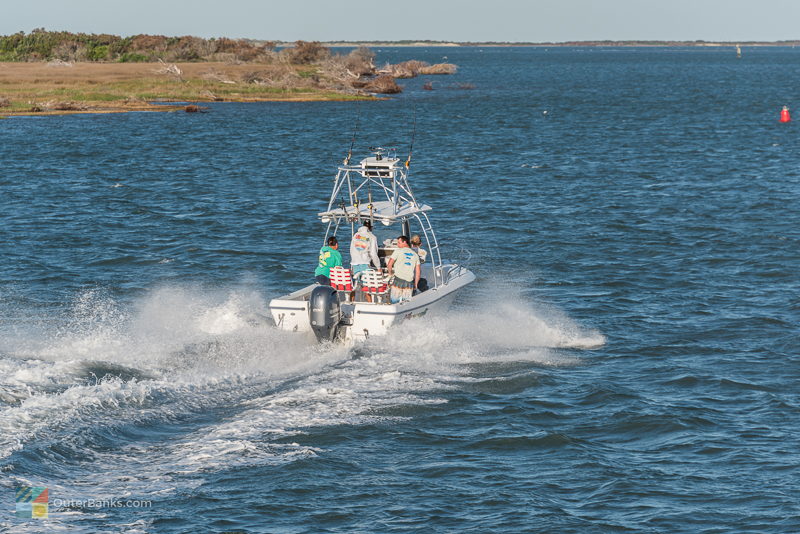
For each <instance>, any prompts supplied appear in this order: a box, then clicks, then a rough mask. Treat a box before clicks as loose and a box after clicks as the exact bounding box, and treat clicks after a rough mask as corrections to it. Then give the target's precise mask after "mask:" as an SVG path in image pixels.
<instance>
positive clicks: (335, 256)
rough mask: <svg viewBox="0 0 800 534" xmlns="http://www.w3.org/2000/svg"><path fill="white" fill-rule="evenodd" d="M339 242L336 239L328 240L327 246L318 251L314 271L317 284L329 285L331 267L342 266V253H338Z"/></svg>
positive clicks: (330, 238)
mask: <svg viewBox="0 0 800 534" xmlns="http://www.w3.org/2000/svg"><path fill="white" fill-rule="evenodd" d="M338 248H339V241H338V240H337V239H336V237H334V236H331V237H329V238H328V244H327V246H324V247H322V248H321V249H320V250H319V265H317V268H316V269H314V276H315V277H316V280H317V283H318V284H320V285H323V286H329V285H331V267H337V266H341V265H342V253H341V252H339V250H338Z"/></svg>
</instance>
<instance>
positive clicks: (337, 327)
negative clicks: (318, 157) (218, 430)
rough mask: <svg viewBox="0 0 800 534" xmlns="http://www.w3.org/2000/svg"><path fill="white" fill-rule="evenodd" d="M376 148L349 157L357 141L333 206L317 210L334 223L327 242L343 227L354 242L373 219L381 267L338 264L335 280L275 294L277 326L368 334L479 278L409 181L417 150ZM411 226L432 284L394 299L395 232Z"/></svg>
mask: <svg viewBox="0 0 800 534" xmlns="http://www.w3.org/2000/svg"><path fill="white" fill-rule="evenodd" d="M370 152H371V154H372V155H371V156H368V157H366V158H364V159H362V160H361V161H360V162H359V163H357V164H350V158H351V154H352V148H351V150H350V153H348V156H347V157H346V158H345V160H344V162H343V163H342V164H341V165H339V166H338V170H337V173H336V179H335V181H334V185H333V192H332V193H331V196H330V199H329V200H328V207H327V209H326V210H325V211H322V212H320V213H318V218H319V219H320V221H321V222H322V223H323V224H326V225H327V230H326V232H325V240H323V243H326V242H327V238H328V237H329V236H337V234H343V235H339V236H337V239H339V240H340V241H341V242H342V243H345V242H346V243H349V242H350V241H351V240H352V237H353V235H354V234H355V233H356V232H357V231H358V228H359V227H360V226H361V224H362V223H363V222H364V221H370V223H372V224H371V226H372V228H373V232H374V235H375V237H376V239H377V240H378V243H379V246H378V256H379V258H380V263H381V269H380V270H378V269H377V268H372V269H369V270H367V271H365V272H363V273H359V276H358V277H357V278H356V279H355V280H354V279H353V277H352V276H351V273H350V269H346V268H345V267H344V266H342V267H334V268H333V269H331V276H330V280H331V285H330V286H328V285H320V284H311V285H308V286H306V287H303V288H302V289H299V290H297V291H295V292H293V293H290V294H288V295H284V296H282V297H278V298H276V299H273V300H272V301H271V302H270V304H269V308H270V313H271V315H272V318H273V320H274V321H275V325H276V326H277V327H278V328H280V329H282V330H289V331H293V332H304V333H313V334H314V336H315V337H316V339H317V340H318V341H343V342H346V343H349V342H356V341H364V340H366V339H368V338H369V337H371V336H381V335H385V334H386V333H387V332H388V330H389V329H390V328H391V327H392V326H394V325H397V324H398V323H401V322H403V321H407V320H409V319H412V318H415V317H421V316H424V315H429V314H433V313H439V312H442V311H444V310H446V309H447V307H449V306H450V304H451V303H452V301H453V299H454V298H455V296H456V294H457V293H458V292H459V291H460V290H461V289H463V288H464V287H466V286H467V285H469V284H470V283H472V282H473V281H474V280H475V275H474V274H473V273H472V272H471V271H470V270H469V268H468V261H469V254H468V252H466V251H464V250H461V253H460V256H461V257H460V259H459V261H448V260H445V259H444V258H443V255H442V254H441V252H440V247H439V241H438V239H437V237H436V234H435V232H434V230H433V227H432V226H431V223H430V219H429V217H428V214H429V213H430V212H431V210H432V208H431V207H430V206H428V205H427V204H423V203H420V202H419V201H418V200H417V198H416V197H415V196H414V193H413V192H412V190H411V186H410V185H409V182H408V175H409V168H410V166H409V164H410V161H411V155H410V152H409V156H408V158H407V159H406V160H405V161H401V160H400V158H398V157H397V151H396V150H395V149H388V148H381V147H371V148H370ZM362 200H364V201H365V202H362ZM412 233H413V234H417V235H419V237H420V238H421V239H420V240H421V246H420V248H421V249H422V250H423V251H424V252H425V254H424V257H425V261H424V262H423V263H422V264H421V266H420V267H421V279H424V280H425V281H426V284H424V286H427V287H423V284H420V289H423V290H414V292H413V294H412V295H411V296H410V298H407V299H406V300H401V301H399V302H392V301H391V298H390V288H389V286H390V285H391V280H390V278H389V276H388V273H387V270H386V264H387V261H388V260H389V258H390V257H391V256H392V253H393V252H394V251H395V250H396V249H397V246H398V244H397V239H396V237H397V236H399V235H403V236H410V235H412ZM345 236H346V238H345ZM382 238H383V239H382ZM422 256H423V254H420V257H422Z"/></svg>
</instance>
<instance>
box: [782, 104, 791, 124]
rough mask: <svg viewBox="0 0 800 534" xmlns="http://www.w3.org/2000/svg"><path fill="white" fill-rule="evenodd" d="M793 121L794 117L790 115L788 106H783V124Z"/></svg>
mask: <svg viewBox="0 0 800 534" xmlns="http://www.w3.org/2000/svg"><path fill="white" fill-rule="evenodd" d="M791 120H792V116H791V115H789V108H788V107H787V106H783V109H782V110H781V122H789V121H791Z"/></svg>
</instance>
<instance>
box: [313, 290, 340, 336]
mask: <svg viewBox="0 0 800 534" xmlns="http://www.w3.org/2000/svg"><path fill="white" fill-rule="evenodd" d="M309 304H310V306H309V308H308V315H309V317H308V320H309V321H310V322H311V330H313V331H314V335H315V336H317V341H319V342H322V341H333V339H334V338H335V337H336V332H337V330H338V327H339V322H340V321H341V320H342V310H341V307H340V306H339V295H338V294H337V292H336V290H335V289H333V288H332V287H331V286H317V287H315V288H314V289H313V290H312V291H311V299H310V302H309Z"/></svg>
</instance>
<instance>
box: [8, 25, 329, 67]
mask: <svg viewBox="0 0 800 534" xmlns="http://www.w3.org/2000/svg"><path fill="white" fill-rule="evenodd" d="M276 49H277V43H275V42H274V41H267V42H258V43H256V42H253V41H249V40H245V39H229V38H227V37H219V38H211V39H204V38H202V37H193V36H189V35H185V36H182V37H167V36H164V35H146V34H140V35H133V36H130V37H120V36H118V35H110V34H87V33H71V32H58V31H47V30H45V29H43V28H37V29H35V30H33V31H32V32H30V33H25V32H18V33H15V34H12V35H3V36H0V61H51V60H62V61H118V62H122V63H128V62H153V61H159V60H161V61H170V62H183V61H241V62H263V63H270V62H272V61H273V60H275V59H276V58H278V57H281V58H283V59H286V60H287V61H288V62H290V63H296V64H306V63H313V62H316V61H320V60H323V59H325V58H326V57H328V56H329V55H330V50H329V49H328V48H327V47H325V46H323V45H321V44H320V43H318V42H306V41H297V42H296V43H295V45H294V46H293V47H288V48H285V49H283V50H281V51H277V50H276Z"/></svg>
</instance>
